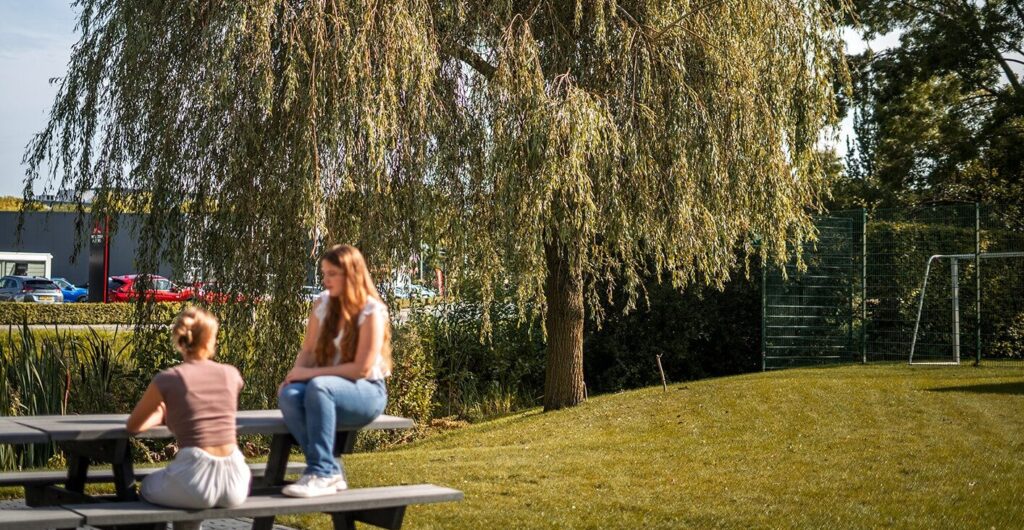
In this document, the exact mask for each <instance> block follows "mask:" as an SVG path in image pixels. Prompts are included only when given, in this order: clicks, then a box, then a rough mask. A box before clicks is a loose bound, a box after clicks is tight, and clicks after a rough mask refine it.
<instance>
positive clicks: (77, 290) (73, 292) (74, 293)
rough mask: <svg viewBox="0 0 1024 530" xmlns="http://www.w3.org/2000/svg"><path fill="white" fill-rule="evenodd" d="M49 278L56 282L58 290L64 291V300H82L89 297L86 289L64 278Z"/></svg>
mask: <svg viewBox="0 0 1024 530" xmlns="http://www.w3.org/2000/svg"><path fill="white" fill-rule="evenodd" d="M50 280H51V281H53V283H55V284H57V287H60V291H61V292H62V293H64V301H65V302H84V301H86V299H88V298H89V290H88V289H83V288H81V287H76V286H75V285H74V284H72V283H71V282H69V281H67V280H65V279H64V278H50Z"/></svg>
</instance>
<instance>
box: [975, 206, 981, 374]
mask: <svg viewBox="0 0 1024 530" xmlns="http://www.w3.org/2000/svg"><path fill="white" fill-rule="evenodd" d="M974 292H975V295H974V299H975V306H974V346H975V349H974V352H975V358H974V366H980V365H981V205H980V204H979V203H974Z"/></svg>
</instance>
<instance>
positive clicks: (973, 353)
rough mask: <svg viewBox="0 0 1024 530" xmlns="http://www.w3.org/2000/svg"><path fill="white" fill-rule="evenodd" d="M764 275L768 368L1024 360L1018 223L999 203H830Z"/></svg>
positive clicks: (1023, 258)
mask: <svg viewBox="0 0 1024 530" xmlns="http://www.w3.org/2000/svg"><path fill="white" fill-rule="evenodd" d="M816 224H817V227H818V240H817V241H815V242H813V243H808V244H806V245H805V246H804V248H803V249H802V252H801V254H802V265H800V266H798V263H797V260H796V258H794V259H793V260H792V261H791V262H790V263H787V264H786V265H785V267H766V268H765V270H764V272H763V274H764V277H763V281H762V286H763V287H762V288H763V293H762V306H763V307H762V315H763V319H762V357H763V368H764V369H766V370H772V369H778V368H785V367H790V366H804V365H813V364H829V363H846V362H864V363H866V362H886V361H890V362H911V363H914V364H926V363H929V364H966V363H971V364H978V363H1001V364H1008V365H1014V366H1021V367H1024V296H1022V294H1024V291H1022V289H1024V226H1022V224H1021V220H1019V219H1018V218H1017V216H1015V215H1013V214H1012V213H1010V212H1007V211H1004V210H1003V209H1001V208H999V207H992V206H978V205H974V204H958V205H943V206H927V207H921V208H914V209H879V210H875V211H872V212H868V211H865V210H852V211H841V212H833V213H831V214H829V215H827V216H822V217H820V218H819V219H818V220H817V223H816Z"/></svg>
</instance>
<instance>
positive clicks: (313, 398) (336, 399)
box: [278, 245, 391, 497]
mask: <svg viewBox="0 0 1024 530" xmlns="http://www.w3.org/2000/svg"><path fill="white" fill-rule="evenodd" d="M320 272H321V273H322V274H323V283H324V288H325V289H326V290H325V291H324V292H322V293H320V296H318V297H317V299H316V300H315V301H314V302H313V307H312V310H311V311H310V315H309V320H308V321H307V322H306V333H305V336H304V338H303V340H302V347H301V348H300V349H299V353H298V356H297V357H296V359H295V366H294V367H293V368H292V370H291V371H290V372H288V375H287V376H285V380H284V382H283V383H281V387H280V390H279V393H278V404H279V406H280V407H281V413H282V414H283V416H284V421H285V423H286V424H287V425H288V430H289V431H290V432H291V433H292V436H294V437H295V439H296V440H297V441H298V442H299V446H301V447H302V451H303V453H304V454H305V455H306V470H305V472H304V473H303V475H302V477H301V478H300V479H299V480H298V481H297V482H296V483H295V484H291V485H289V486H286V487H285V488H284V490H283V493H284V494H285V495H290V496H293V497H316V496H320V495H329V494H331V493H335V492H337V491H339V490H343V489H346V488H347V487H348V483H347V482H346V479H345V475H344V471H343V470H342V468H341V464H340V462H338V460H336V459H335V458H334V435H335V432H336V430H337V427H338V426H339V425H343V426H347V427H361V426H363V425H366V424H368V423H370V422H372V421H373V420H374V418H376V417H377V416H379V415H380V414H381V413H382V412H384V406H385V405H386V404H387V400H388V394H387V388H386V386H385V384H384V379H385V378H386V377H388V376H390V375H391V347H390V328H389V321H388V309H387V306H385V305H384V302H382V301H381V299H380V294H378V293H377V288H376V287H374V285H373V280H372V279H371V277H370V272H369V271H368V270H367V267H366V261H365V260H364V259H363V255H362V254H361V253H360V252H359V250H358V249H356V248H355V247H353V246H349V245H335V246H333V247H331V248H330V249H328V250H327V251H326V252H324V253H323V255H322V256H321V257H320Z"/></svg>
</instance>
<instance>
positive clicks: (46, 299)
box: [39, 296, 53, 302]
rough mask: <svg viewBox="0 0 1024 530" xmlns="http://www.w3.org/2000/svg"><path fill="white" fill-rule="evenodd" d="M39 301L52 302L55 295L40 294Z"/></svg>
mask: <svg viewBox="0 0 1024 530" xmlns="http://www.w3.org/2000/svg"><path fill="white" fill-rule="evenodd" d="M39 301H40V302H52V301H53V297H52V296H40V297H39Z"/></svg>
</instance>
